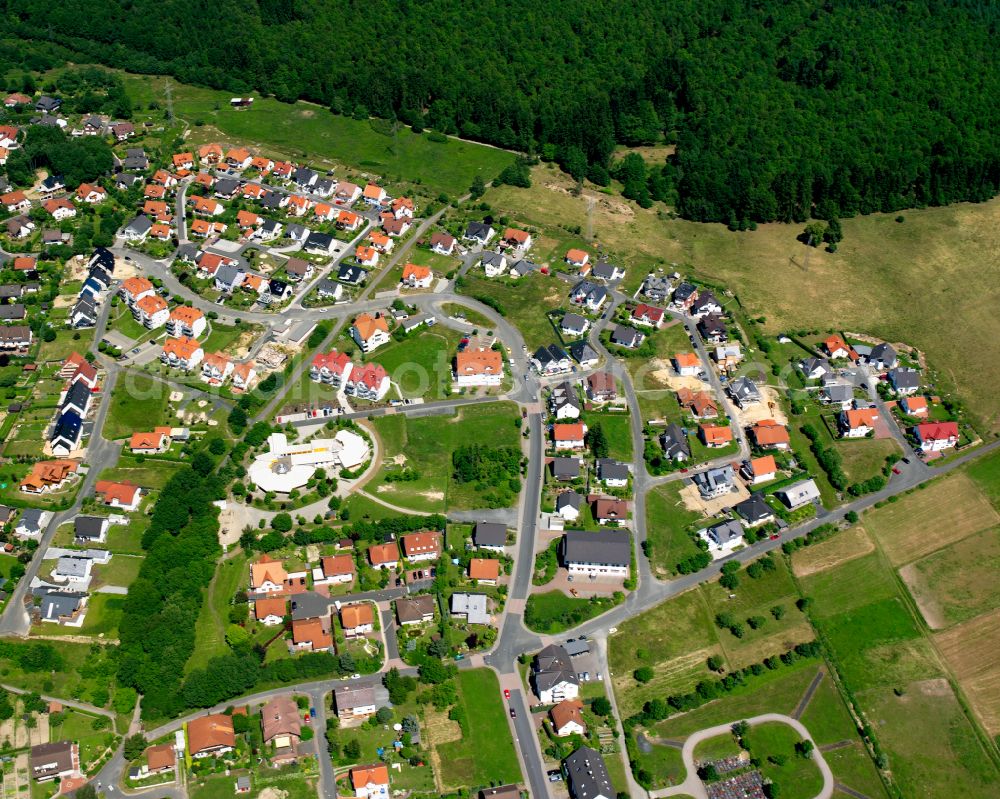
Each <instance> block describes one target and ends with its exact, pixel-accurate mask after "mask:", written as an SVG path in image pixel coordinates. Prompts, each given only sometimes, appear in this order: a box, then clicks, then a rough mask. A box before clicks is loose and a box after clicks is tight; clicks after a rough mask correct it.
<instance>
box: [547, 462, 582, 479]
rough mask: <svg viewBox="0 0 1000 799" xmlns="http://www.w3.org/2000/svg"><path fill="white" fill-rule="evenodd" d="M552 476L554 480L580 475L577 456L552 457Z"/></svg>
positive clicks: (573, 477) (574, 477)
mask: <svg viewBox="0 0 1000 799" xmlns="http://www.w3.org/2000/svg"><path fill="white" fill-rule="evenodd" d="M552 476H553V477H555V478H556V480H574V479H576V478H577V477H579V476H580V459H579V458H553V459H552Z"/></svg>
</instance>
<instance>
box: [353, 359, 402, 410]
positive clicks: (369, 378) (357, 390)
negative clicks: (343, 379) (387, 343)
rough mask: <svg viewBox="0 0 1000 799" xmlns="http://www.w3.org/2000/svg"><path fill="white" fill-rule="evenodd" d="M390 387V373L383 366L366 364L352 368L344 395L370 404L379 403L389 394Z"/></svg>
mask: <svg viewBox="0 0 1000 799" xmlns="http://www.w3.org/2000/svg"><path fill="white" fill-rule="evenodd" d="M390 386H391V382H390V380H389V373H388V372H386V371H385V367H384V366H382V364H380V363H366V364H360V365H356V366H353V367H352V368H351V374H350V377H348V379H347V383H346V384H345V385H344V393H346V394H347V395H348V396H352V397H358V398H359V399H364V400H368V401H369V402H378V401H379V400H381V399H382V398H383V397H384V396H385V395H386V394H388V393H389V388H390Z"/></svg>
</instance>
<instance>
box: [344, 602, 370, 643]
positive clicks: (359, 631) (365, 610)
mask: <svg viewBox="0 0 1000 799" xmlns="http://www.w3.org/2000/svg"><path fill="white" fill-rule="evenodd" d="M373 607H374V606H373V605H372V603H371V602H358V603H357V604H353V605H342V606H341V608H340V624H341V626H342V627H343V628H344V637H345V638H348V639H351V638H361V637H364V635H365V634H366V633H370V632H372V631H374V629H375V611H374V610H373Z"/></svg>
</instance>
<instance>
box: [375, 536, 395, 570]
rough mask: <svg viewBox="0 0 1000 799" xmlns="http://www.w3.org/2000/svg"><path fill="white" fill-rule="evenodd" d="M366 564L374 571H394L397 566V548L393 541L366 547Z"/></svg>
mask: <svg viewBox="0 0 1000 799" xmlns="http://www.w3.org/2000/svg"><path fill="white" fill-rule="evenodd" d="M368 562H369V563H371V565H372V567H373V568H375V569H395V568H396V567H397V566H399V547H398V546H397V545H396V542H395V541H388V542H386V543H384V544H372V545H371V546H370V547H368Z"/></svg>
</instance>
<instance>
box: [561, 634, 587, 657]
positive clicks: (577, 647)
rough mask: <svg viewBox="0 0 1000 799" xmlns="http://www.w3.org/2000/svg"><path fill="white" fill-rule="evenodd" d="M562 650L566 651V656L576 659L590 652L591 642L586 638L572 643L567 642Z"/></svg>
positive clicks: (574, 640)
mask: <svg viewBox="0 0 1000 799" xmlns="http://www.w3.org/2000/svg"><path fill="white" fill-rule="evenodd" d="M562 648H563V649H565V650H566V654H567V655H569V656H570V657H571V658H575V657H577V656H579V655H586V654H587V653H588V652H589V651H590V642H589V641H588V640H587V639H586V638H584V639H582V640H581V639H579V638H574V639H573V640H572V641H567V642H566V643H565V644H563V645H562Z"/></svg>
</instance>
